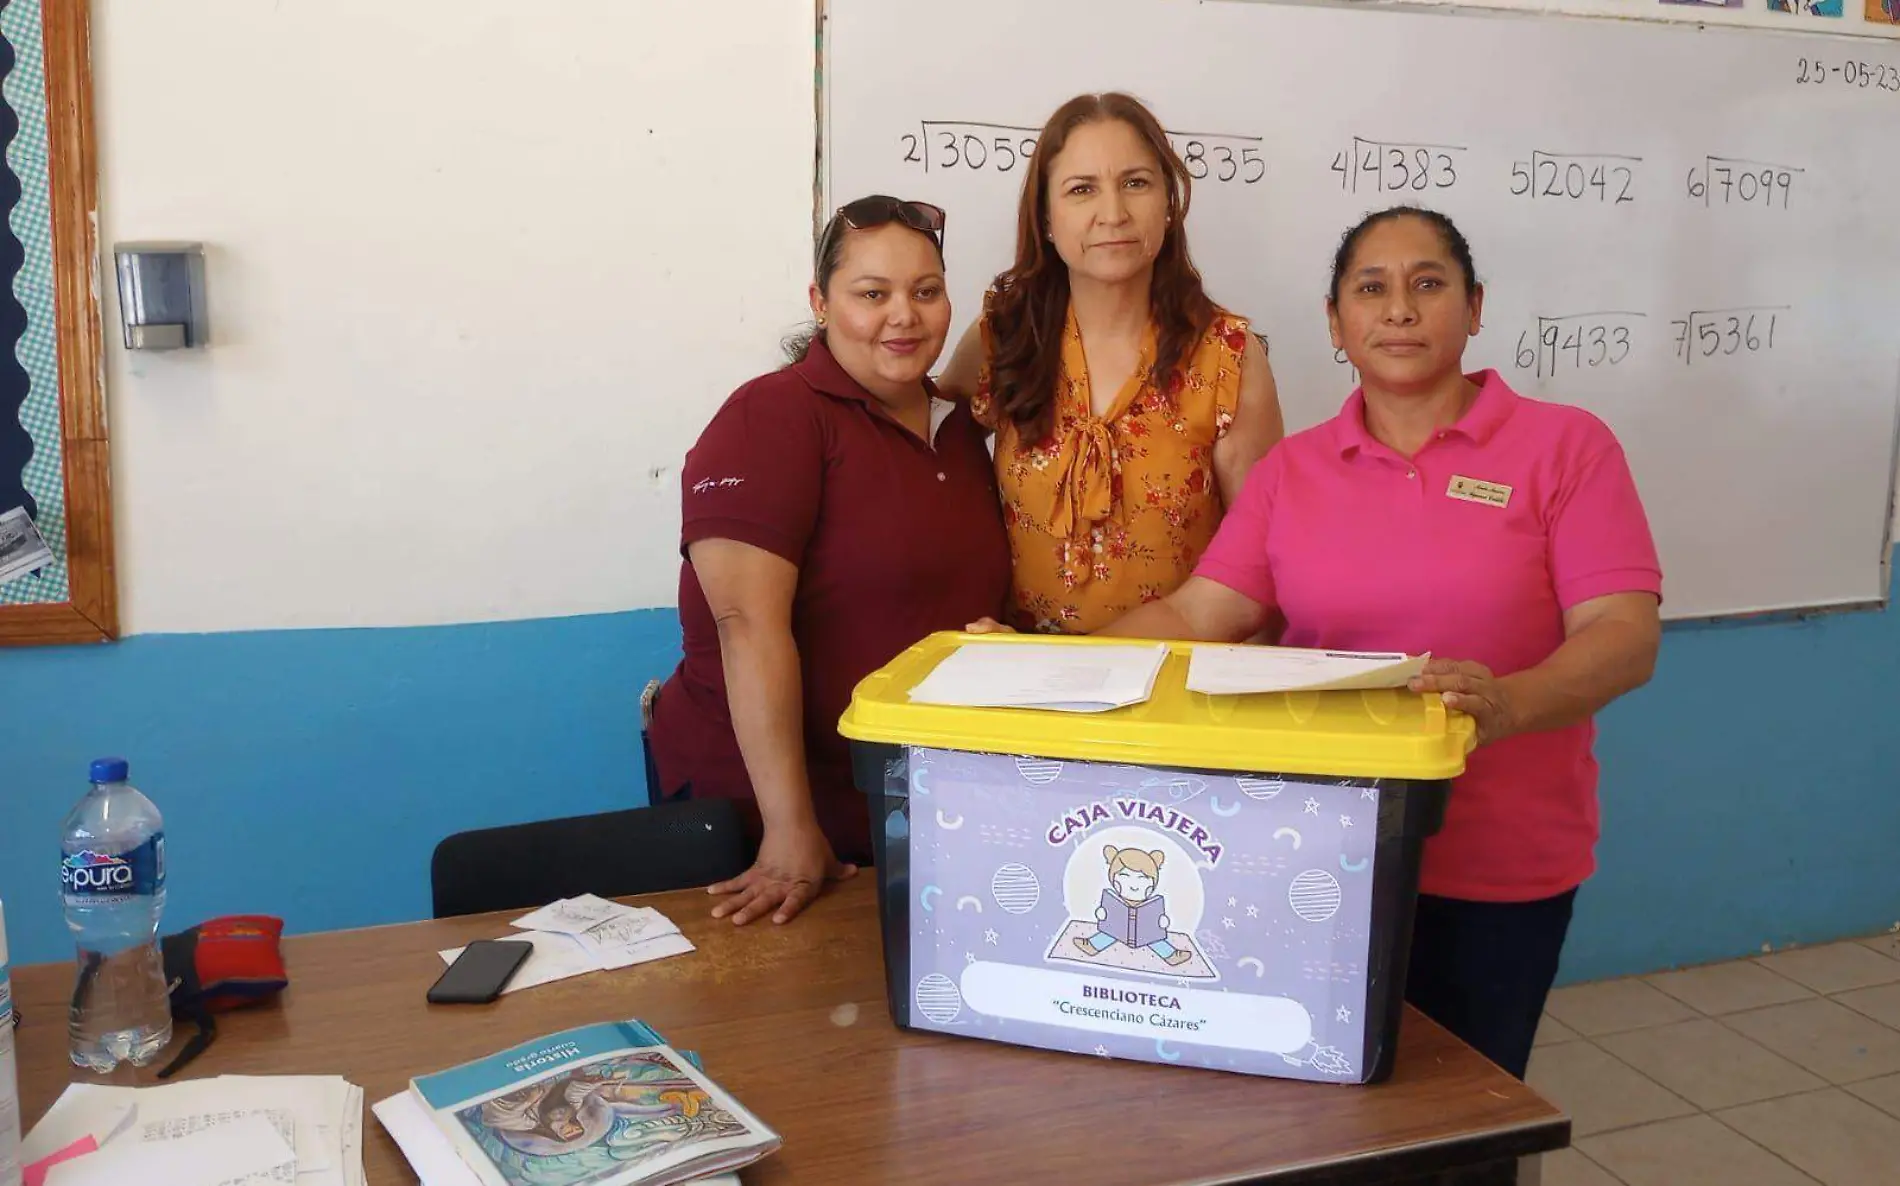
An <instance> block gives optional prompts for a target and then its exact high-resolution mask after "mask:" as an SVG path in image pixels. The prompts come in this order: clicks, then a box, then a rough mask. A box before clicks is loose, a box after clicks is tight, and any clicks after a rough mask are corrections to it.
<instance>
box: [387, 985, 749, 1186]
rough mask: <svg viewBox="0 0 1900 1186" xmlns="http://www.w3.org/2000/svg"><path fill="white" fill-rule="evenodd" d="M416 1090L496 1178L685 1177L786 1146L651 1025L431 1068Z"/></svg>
mask: <svg viewBox="0 0 1900 1186" xmlns="http://www.w3.org/2000/svg"><path fill="white" fill-rule="evenodd" d="M410 1092H411V1094H413V1095H414V1096H415V1097H416V1098H417V1099H418V1100H420V1101H421V1103H422V1106H423V1108H424V1110H425V1111H427V1112H428V1113H429V1114H430V1116H431V1117H432V1118H433V1119H434V1121H435V1123H436V1125H437V1126H438V1128H439V1129H440V1130H441V1131H442V1132H443V1133H444V1134H446V1135H447V1137H448V1138H449V1141H450V1143H451V1144H453V1145H454V1146H455V1147H456V1152H457V1153H458V1154H459V1155H460V1156H461V1158H462V1160H463V1161H464V1162H466V1163H467V1164H468V1165H469V1166H470V1168H472V1169H474V1170H475V1172H476V1174H477V1175H478V1176H479V1177H480V1178H481V1179H482V1181H483V1182H484V1183H485V1184H486V1186H623V1184H626V1183H636V1182H638V1183H646V1182H656V1183H670V1182H678V1181H684V1180H686V1179H689V1178H694V1177H702V1176H705V1175H706V1174H710V1173H715V1172H718V1171H720V1170H724V1169H728V1168H732V1167H734V1166H739V1165H744V1164H746V1163H748V1162H750V1161H754V1160H756V1159H758V1158H759V1157H762V1156H765V1155H766V1154H768V1153H770V1152H772V1151H773V1150H775V1149H777V1148H778V1145H779V1136H778V1134H777V1133H775V1132H773V1131H772V1130H771V1129H770V1128H768V1127H766V1125H765V1124H764V1123H762V1122H761V1121H760V1120H759V1118H758V1117H756V1116H754V1115H753V1114H752V1113H751V1112H749V1111H747V1110H746V1108H745V1107H744V1106H743V1105H741V1104H740V1103H739V1102H738V1101H737V1100H735V1099H733V1098H732V1097H731V1096H730V1095H728V1094H727V1093H726V1092H724V1091H723V1090H721V1089H720V1088H719V1086H718V1085H717V1084H716V1083H714V1082H713V1081H712V1080H710V1079H707V1078H705V1076H704V1075H703V1073H702V1072H700V1071H699V1070H698V1067H697V1059H696V1058H695V1057H694V1056H692V1055H690V1054H681V1053H679V1052H678V1051H675V1050H673V1049H672V1048H671V1047H670V1046H667V1045H666V1043H665V1040H664V1039H662V1038H661V1037H660V1036H659V1034H657V1033H655V1032H654V1030H653V1029H652V1027H650V1026H648V1025H646V1024H644V1023H642V1022H639V1021H619V1022H603V1023H600V1024H596V1025H588V1026H581V1027H579V1028H577V1029H571V1030H564V1031H562V1032H560V1033H557V1034H549V1035H545V1036H543V1037H541V1038H537V1039H536V1040H534V1041H532V1042H525V1043H522V1044H521V1045H519V1046H516V1047H514V1048H512V1049H509V1050H505V1051H502V1052H500V1053H498V1054H494V1055H491V1056H489V1057H487V1058H481V1059H476V1060H474V1061H473V1062H468V1063H464V1064H462V1065H461V1066H457V1067H452V1068H450V1069H448V1070H444V1071H439V1072H437V1073H435V1074H433V1075H424V1076H420V1077H418V1078H416V1079H414V1080H412V1081H411V1083H410Z"/></svg>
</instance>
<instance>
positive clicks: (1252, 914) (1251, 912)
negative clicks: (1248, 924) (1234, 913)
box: [1247, 906, 1260, 918]
mask: <svg viewBox="0 0 1900 1186" xmlns="http://www.w3.org/2000/svg"><path fill="white" fill-rule="evenodd" d="M1247 917H1248V918H1259V917H1260V907H1258V906H1249V907H1247Z"/></svg>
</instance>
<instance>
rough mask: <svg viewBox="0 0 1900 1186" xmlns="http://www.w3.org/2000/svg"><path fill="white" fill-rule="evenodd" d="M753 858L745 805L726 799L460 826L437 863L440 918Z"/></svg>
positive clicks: (650, 884) (647, 883)
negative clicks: (462, 828) (468, 827)
mask: <svg viewBox="0 0 1900 1186" xmlns="http://www.w3.org/2000/svg"><path fill="white" fill-rule="evenodd" d="M751 863H752V860H751V855H750V853H749V852H748V851H747V843H746V837H745V831H744V829H743V827H742V826H741V825H740V822H739V812H738V809H737V808H736V807H735V806H734V805H733V804H732V803H731V802H730V801H728V800H723V799H697V800H696V799H688V800H684V801H681V802H673V803H656V804H654V805H653V806H651V807H636V808H632V809H630V810H627V811H608V812H603V813H601V814H599V815H577V816H569V817H568V818H566V819H550V820H537V821H536V822H534V823H528V824H511V825H508V826H506V827H499V828H479V829H476V830H474V831H469V832H458V833H456V834H455V835H453V836H450V837H448V838H447V839H446V840H444V841H442V843H440V844H438V845H436V847H435V854H434V856H433V857H431V858H430V861H429V882H430V888H431V889H432V891H433V894H434V898H435V917H437V918H451V917H454V916H456V915H460V914H485V913H487V912H488V911H491V910H515V909H523V908H532V907H535V906H544V905H546V904H547V903H549V902H552V901H554V900H555V899H556V898H571V897H574V896H576V895H578V894H599V895H600V896H601V897H603V898H618V897H623V896H625V895H628V894H651V893H660V892H662V891H665V890H676V889H691V888H694V887H696V886H702V885H711V884H713V883H714V882H716V881H724V880H726V879H727V878H731V877H737V876H738V875H739V874H741V873H743V872H745V871H746V869H747V868H748V867H750V865H751Z"/></svg>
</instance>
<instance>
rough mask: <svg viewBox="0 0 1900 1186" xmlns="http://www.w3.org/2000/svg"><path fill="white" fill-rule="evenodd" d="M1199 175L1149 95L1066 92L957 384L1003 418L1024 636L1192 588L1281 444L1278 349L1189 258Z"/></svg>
mask: <svg viewBox="0 0 1900 1186" xmlns="http://www.w3.org/2000/svg"><path fill="white" fill-rule="evenodd" d="M1191 184H1192V183H1191V179H1190V176H1189V174H1188V172H1187V169H1186V167H1185V166H1184V165H1183V164H1182V162H1181V160H1180V158H1179V157H1177V156H1176V155H1175V154H1174V151H1173V150H1172V149H1171V148H1170V147H1169V145H1168V139H1167V134H1166V133H1165V132H1164V131H1162V129H1161V125H1160V124H1159V123H1158V122H1157V121H1156V120H1155V117H1154V116H1153V115H1152V114H1151V113H1150V112H1149V111H1148V109H1147V108H1145V107H1143V106H1142V105H1141V104H1140V103H1139V102H1138V101H1136V100H1134V99H1132V98H1129V97H1128V96H1126V95H1119V94H1106V95H1083V96H1080V97H1078V98H1075V99H1071V100H1070V101H1069V102H1067V103H1065V104H1063V105H1062V107H1061V108H1059V109H1058V110H1057V111H1056V113H1055V114H1054V115H1053V116H1051V117H1050V119H1049V122H1048V124H1047V125H1046V126H1045V127H1044V128H1043V130H1042V134H1041V136H1040V138H1039V139H1038V141H1037V144H1036V152H1035V155H1034V156H1032V157H1031V158H1030V160H1029V168H1028V170H1027V175H1026V176H1025V177H1024V179H1023V192H1022V199H1021V202H1020V204H1019V211H1018V216H1017V229H1016V262H1015V264H1014V265H1013V266H1012V267H1011V268H1010V270H1009V271H1007V272H1004V273H1003V274H1002V275H1001V276H999V277H997V280H996V284H995V286H994V287H993V288H991V290H990V292H989V294H988V295H987V296H986V297H985V299H984V303H983V315H982V316H981V317H980V318H979V319H978V320H977V322H976V324H974V325H973V326H971V327H970V330H969V332H968V333H966V334H965V335H964V338H963V340H962V342H961V343H960V344H959V346H958V347H957V351H956V354H955V357H953V358H952V359H951V361H950V364H949V366H948V367H947V368H946V369H945V372H944V375H943V378H942V380H941V382H940V383H939V386H940V387H941V388H942V389H943V390H945V391H948V392H951V393H954V394H957V395H960V396H963V397H966V398H968V399H969V400H970V404H971V410H972V411H973V412H974V413H975V414H976V418H977V420H978V421H980V422H981V423H982V424H983V425H984V426H985V427H988V428H990V429H992V430H994V431H995V432H996V475H997V479H998V482H999V484H1000V485H1001V487H1002V492H1003V517H1004V521H1005V523H1006V524H1007V525H1008V528H1009V535H1010V548H1011V552H1012V554H1013V559H1014V570H1015V579H1014V581H1013V587H1012V593H1011V606H1010V613H1011V617H1012V619H1013V620H1012V622H1011V625H1013V626H1014V627H1016V628H1017V629H1019V630H1036V631H1043V632H1051V633H1053V632H1060V633H1070V634H1087V633H1091V632H1093V631H1095V630H1098V629H1100V628H1101V627H1103V626H1106V625H1108V624H1109V623H1110V622H1112V621H1115V620H1116V619H1117V618H1119V617H1121V616H1122V615H1123V614H1125V613H1127V612H1128V611H1129V610H1131V609H1133V608H1135V607H1136V606H1138V605H1140V604H1142V603H1144V602H1148V601H1154V600H1157V599H1159V598H1161V597H1165V596H1166V595H1167V594H1169V593H1171V592H1173V591H1174V589H1175V587H1176V586H1178V585H1179V584H1181V582H1182V581H1184V580H1186V579H1187V578H1188V576H1189V575H1190V574H1191V573H1192V572H1193V571H1194V565H1195V562H1196V561H1197V560H1199V559H1200V555H1201V552H1202V551H1203V550H1204V549H1205V548H1206V547H1207V544H1208V541H1209V540H1211V539H1212V538H1213V536H1214V529H1215V528H1216V527H1218V526H1219V525H1220V519H1221V514H1222V510H1223V508H1224V507H1227V506H1231V505H1232V504H1233V501H1234V498H1235V496H1236V495H1238V493H1239V491H1240V484H1241V482H1242V481H1243V480H1244V479H1245V478H1246V476H1247V471H1248V470H1249V469H1251V468H1252V467H1253V464H1254V462H1255V461H1257V460H1259V459H1260V457H1261V456H1263V455H1264V454H1265V453H1266V452H1267V450H1268V449H1270V448H1272V447H1273V445H1274V444H1275V443H1276V442H1277V441H1278V440H1279V439H1280V436H1281V433H1282V421H1281V416H1280V404H1279V398H1278V395H1277V394H1276V392H1275V390H1274V384H1273V372H1272V370H1271V369H1270V368H1269V366H1268V364H1267V355H1266V351H1265V349H1264V348H1263V347H1262V346H1261V344H1260V341H1259V339H1257V338H1256V337H1255V336H1254V335H1253V334H1252V333H1251V332H1250V331H1249V327H1248V325H1247V322H1246V321H1245V320H1243V319H1242V318H1240V317H1237V316H1235V315H1233V314H1232V313H1229V312H1227V311H1226V310H1224V309H1221V308H1219V307H1217V306H1216V305H1215V304H1214V303H1213V302H1212V301H1210V300H1209V299H1208V297H1207V294H1206V292H1205V291H1204V290H1203V288H1202V286H1201V277H1200V273H1199V272H1197V271H1196V270H1195V268H1194V263H1193V261H1192V259H1191V258H1190V257H1189V255H1188V246H1187V233H1186V229H1185V226H1184V223H1185V219H1186V216H1187V211H1188V195H1189V188H1190V185H1191Z"/></svg>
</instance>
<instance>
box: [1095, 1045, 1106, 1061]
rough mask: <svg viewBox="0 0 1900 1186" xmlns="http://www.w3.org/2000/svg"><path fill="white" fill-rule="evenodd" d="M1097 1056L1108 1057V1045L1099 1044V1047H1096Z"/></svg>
mask: <svg viewBox="0 0 1900 1186" xmlns="http://www.w3.org/2000/svg"><path fill="white" fill-rule="evenodd" d="M1095 1057H1097V1058H1107V1057H1108V1047H1106V1046H1097V1047H1096V1048H1095Z"/></svg>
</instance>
